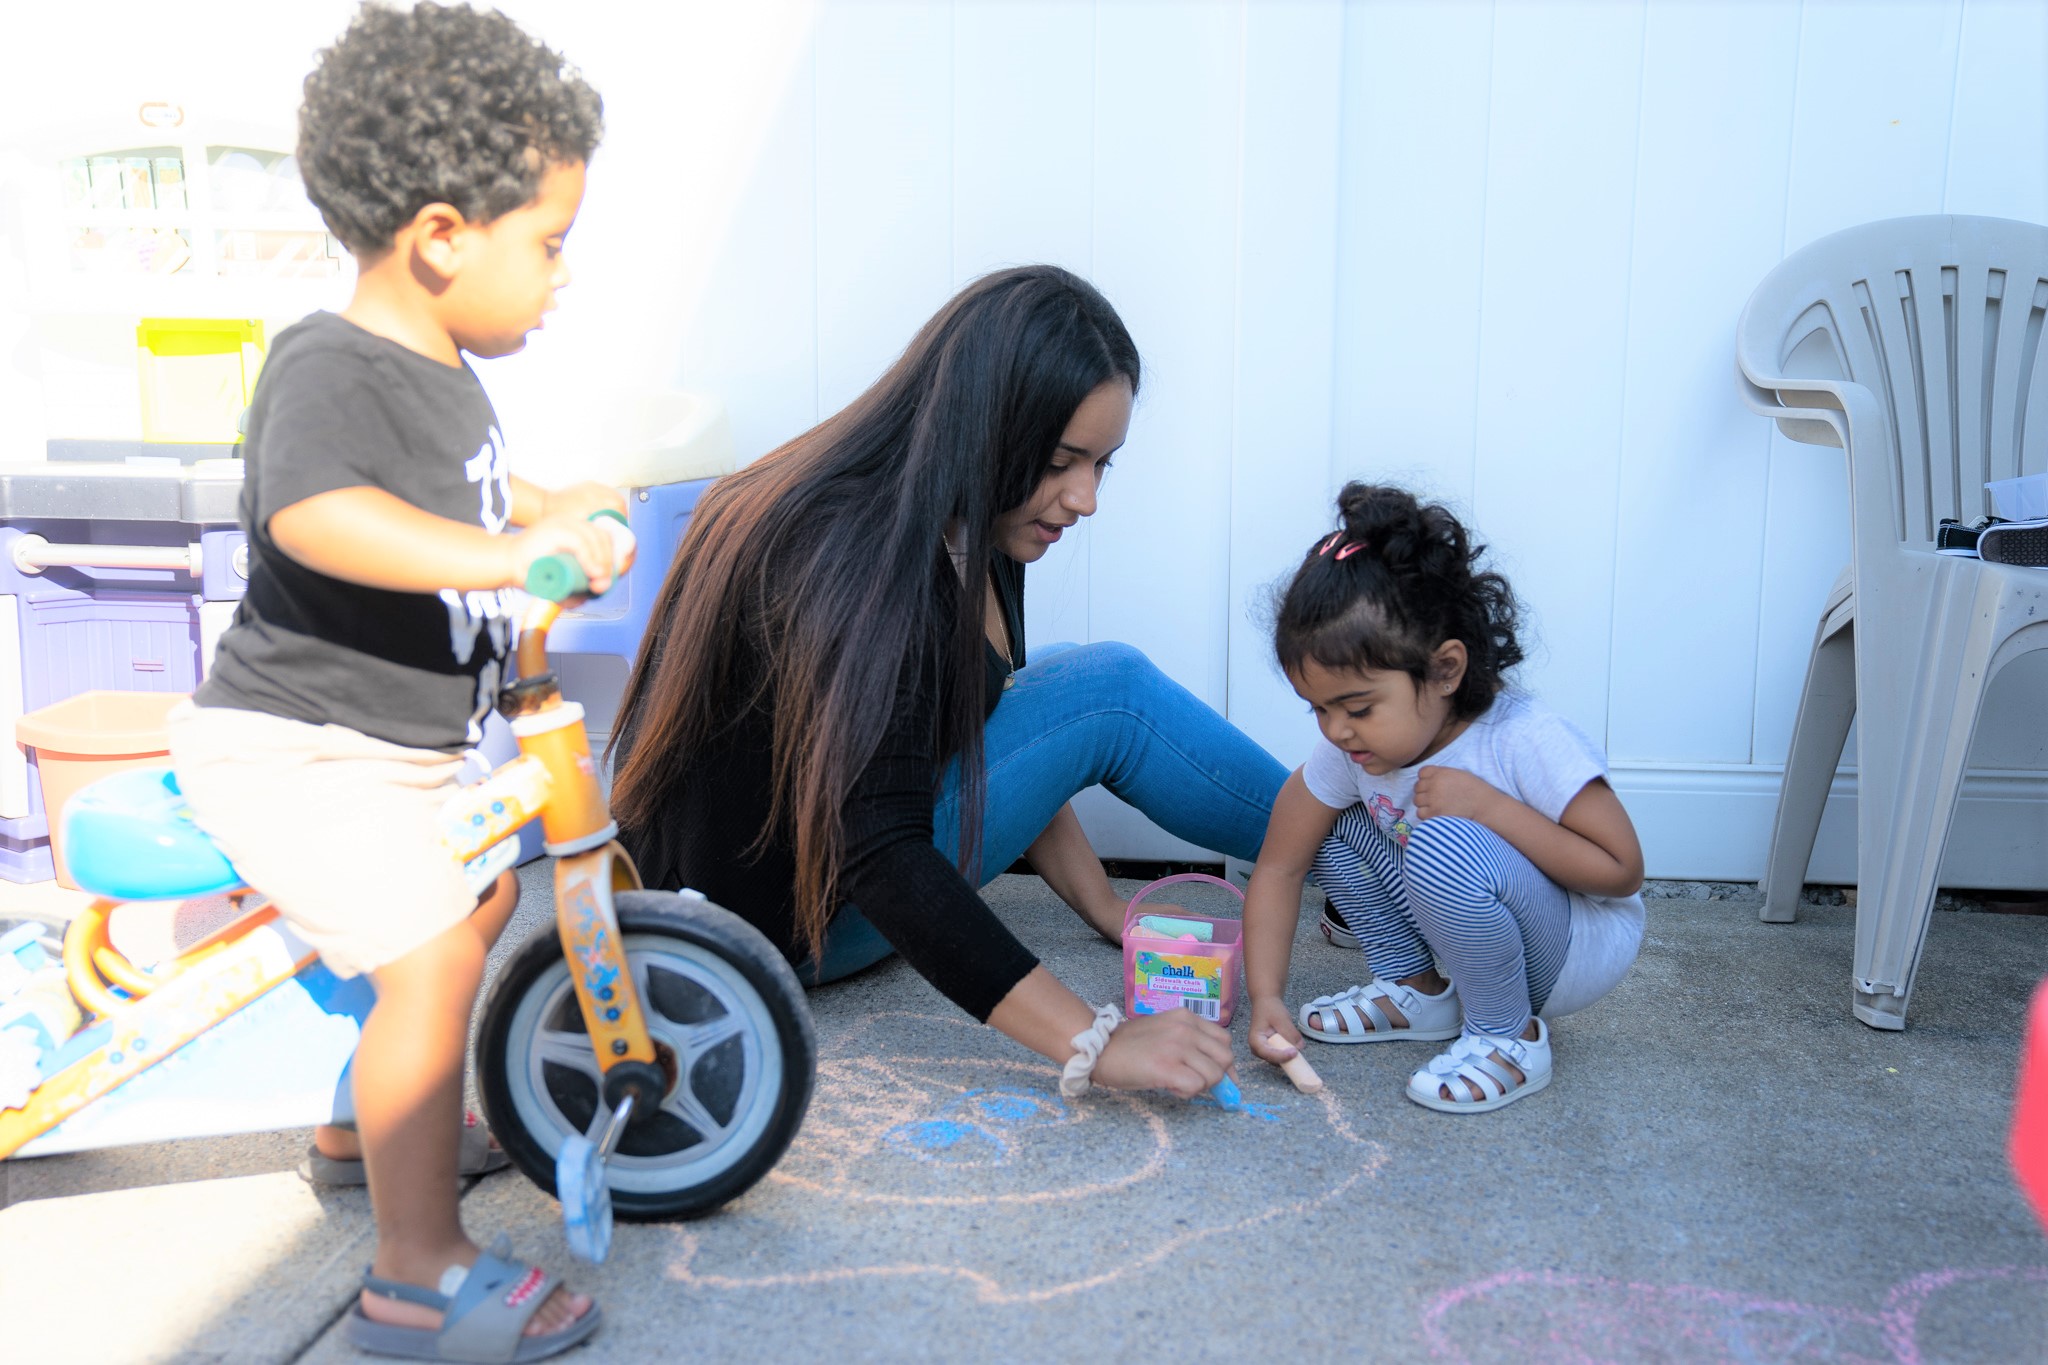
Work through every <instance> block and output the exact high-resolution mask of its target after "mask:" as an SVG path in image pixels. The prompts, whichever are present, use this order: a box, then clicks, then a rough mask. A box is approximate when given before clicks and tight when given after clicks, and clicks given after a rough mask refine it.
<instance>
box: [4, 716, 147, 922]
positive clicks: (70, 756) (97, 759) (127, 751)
mask: <svg viewBox="0 0 2048 1365" xmlns="http://www.w3.org/2000/svg"><path fill="white" fill-rule="evenodd" d="M183 700H185V694H184V693H182V692H80V693H79V694H78V695H77V696H75V697H67V698H66V699H65V700H63V701H60V702H53V703H51V704H50V705H48V706H45V707H41V708H40V709H38V710H34V711H31V712H29V713H28V714H27V715H25V716H23V717H22V718H21V719H19V720H17V721H15V722H14V737H15V738H16V739H18V740H20V741H21V742H22V743H23V744H26V745H28V746H30V747H31V748H33V749H34V750H35V751H36V771H37V773H38V774H39V775H40V777H41V779H42V786H43V809H44V810H45V811H47V812H48V813H49V817H50V856H51V859H52V860H53V861H54V862H55V863H56V865H57V881H58V883H59V884H60V885H63V886H69V887H73V888H75V887H77V885H78V883H77V882H74V881H72V880H71V874H70V872H69V871H67V870H66V869H65V866H64V843H63V834H62V822H63V815H64V804H65V803H66V802H67V801H69V800H70V799H71V796H72V794H73V793H74V792H76V791H78V790H79V789H80V788H81V787H85V786H87V785H89V784H91V783H94V782H97V781H99V780H100V779H101V778H103V777H110V776H112V775H113V774H115V773H118V772H121V771H122V770H123V769H127V768H141V767H148V766H161V765H163V764H166V763H167V762H168V761H169V759H170V753H171V747H170V742H169V740H168V739H167V738H166V735H165V728H164V722H165V720H166V719H167V718H168V717H169V716H170V714H171V708H172V707H174V706H176V705H177V704H178V703H179V702H181V701H183Z"/></svg>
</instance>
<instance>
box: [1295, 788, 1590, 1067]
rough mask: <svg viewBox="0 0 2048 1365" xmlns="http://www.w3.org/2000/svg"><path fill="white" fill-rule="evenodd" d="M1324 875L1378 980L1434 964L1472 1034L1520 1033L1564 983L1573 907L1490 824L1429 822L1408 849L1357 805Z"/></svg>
mask: <svg viewBox="0 0 2048 1365" xmlns="http://www.w3.org/2000/svg"><path fill="white" fill-rule="evenodd" d="M1313 870H1314V873H1315V879H1316V883H1317V884H1318V885H1319V886H1321V887H1322V888H1323V890H1324V891H1325V892H1326V893H1327V894H1328V895H1329V897H1330V902H1331V904H1333V905H1335V906H1336V907H1337V912H1338V913H1339V914H1340V915H1342V916H1343V917H1344V922H1345V923H1346V924H1347V925H1349V926H1350V928H1351V932H1352V933H1354V934H1356V935H1357V936H1358V942H1359V944H1360V946H1361V947H1363V948H1364V949H1365V954H1366V960H1367V961H1368V962H1370V963H1371V964H1372V970H1373V973H1374V975H1376V976H1379V977H1381V978H1383V979H1385V980H1388V981H1399V980H1401V979H1402V978H1404V977H1410V976H1414V975H1416V974H1418V973H1420V972H1424V971H1427V970H1429V968H1430V966H1431V964H1432V962H1434V963H1435V964H1437V965H1438V966H1439V967H1440V968H1441V970H1442V972H1443V974H1444V975H1445V976H1447V977H1449V978H1450V979H1451V984H1452V985H1454V986H1456V987H1457V988H1458V999H1459V1001H1460V1003H1461V1004H1463V1006H1464V1008H1465V1031H1466V1032H1468V1033H1490V1034H1494V1035H1497V1036H1502V1037H1507V1036H1512V1035H1514V1034H1518V1033H1520V1032H1521V1031H1522V1030H1523V1029H1525V1028H1527V1027H1528V1025H1529V1019H1530V1017H1531V1016H1532V1015H1534V1014H1537V1013H1539V1012H1541V1010H1542V1009H1543V1002H1544V1001H1545V1000H1546V999H1548V998H1549V995H1550V988H1551V987H1552V986H1554V985H1556V984H1557V974H1558V972H1559V971H1560V970H1561V969H1562V968H1563V966H1564V958H1565V950H1566V949H1567V948H1569V947H1570V946H1571V897H1570V895H1569V894H1568V893H1567V892H1566V891H1565V890H1564V888H1563V887H1561V886H1559V885H1558V884H1557V883H1556V882H1553V881H1551V880H1550V879H1549V878H1548V877H1546V876H1544V875H1543V874H1542V873H1541V872H1539V871H1538V870H1537V869H1536V865H1535V864H1534V863H1532V862H1530V861H1529V860H1528V859H1527V858H1525V857H1523V856H1522V855H1521V854H1520V853H1518V852H1516V851H1515V848H1514V846H1513V845H1511V844H1510V843H1508V841H1507V840H1505V839H1503V838H1501V837H1500V836H1499V835H1498V834H1495V833H1494V832H1493V831H1492V830H1490V829H1488V828H1486V826H1484V825H1481V824H1477V823H1474V822H1473V821H1471V820H1463V819H1458V818H1456V817H1452V816H1441V817H1438V818H1437V819H1434V820H1424V821H1422V822H1421V823H1420V824H1417V825H1415V826H1414V827H1413V828H1412V829H1410V830H1409V832H1408V840H1407V844H1406V846H1405V847H1404V846H1402V845H1400V844H1396V843H1395V842H1394V841H1393V840H1392V839H1391V838H1389V837H1388V836H1387V835H1386V834H1384V833H1383V832H1382V831H1381V830H1380V828H1379V826H1378V825H1376V824H1375V823H1373V818H1372V815H1371V814H1370V813H1369V812H1368V811H1367V810H1366V808H1365V807H1364V806H1362V805H1359V806H1353V807H1352V808H1351V809H1350V810H1347V811H1345V812H1344V813H1343V814H1342V815H1341V816H1339V817H1338V819H1337V827H1336V829H1335V830H1334V831H1333V832H1332V833H1331V835H1330V837H1329V839H1328V840H1326V841H1325V842H1324V844H1323V847H1322V849H1321V851H1320V852H1318V853H1317V854H1316V860H1315V863H1314V864H1313Z"/></svg>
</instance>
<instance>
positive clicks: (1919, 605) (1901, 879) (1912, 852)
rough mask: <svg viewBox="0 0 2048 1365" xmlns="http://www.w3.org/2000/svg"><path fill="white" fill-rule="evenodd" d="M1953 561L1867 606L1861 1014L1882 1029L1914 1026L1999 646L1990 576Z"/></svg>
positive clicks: (1861, 734) (1862, 697) (1860, 689)
mask: <svg viewBox="0 0 2048 1365" xmlns="http://www.w3.org/2000/svg"><path fill="white" fill-rule="evenodd" d="M1957 562H1958V563H1960V562H1961V561H1957ZM1972 567H1975V566H1974V565H1973V566H1972ZM1948 568H1949V566H1948V565H1942V566H1940V567H1938V568H1937V569H1936V570H1935V571H1934V572H1932V573H1929V574H1926V575H1925V576H1923V577H1921V578H1920V579H1919V580H1918V581H1917V582H1915V583H1913V584H1912V587H1911V588H1910V589H1908V590H1907V591H1905V592H1900V593H1899V594H1898V595H1897V596H1896V597H1895V598H1894V599H1893V602H1892V607H1893V610H1892V611H1890V612H1888V613H1887V615H1886V618H1885V619H1884V620H1883V621H1882V622H1879V621H1878V620H1876V619H1874V617H1873V615H1872V613H1870V612H1868V611H1865V612H1863V613H1862V614H1861V619H1859V620H1858V621H1857V623H1856V630H1857V633H1858V634H1859V636H1860V637H1861V648H1860V649H1859V650H1858V651H1857V653H1858V656H1859V657H1858V659H1857V668H1856V672H1857V711H1858V715H1859V717H1860V718H1861V722H1862V724H1861V728H1860V729H1859V731H1858V734H1857V817H1856V836H1857V845H1856V881H1857V903H1856V960H1855V968H1854V971H1853V973H1852V980H1851V985H1852V987H1853V990H1854V1006H1855V1011H1856V1017H1857V1018H1858V1019H1861V1020H1862V1021H1863V1022H1864V1023H1866V1024H1868V1025H1870V1026H1871V1027H1872V1028H1879V1029H1903V1028H1904V1027H1905V1026H1906V1004H1907V1000H1908V999H1909V997H1910V996H1911V993H1912V989H1913V978H1914V976H1915V974H1916V973H1917V971H1918V969H1919V964H1920V949H1921V947H1922V945H1923V944H1924V943H1925V941H1926V938H1927V925H1928V921H1929V919H1930V918H1931V917H1932V915H1933V912H1934V893H1935V887H1936V882H1937V879H1938V878H1939V876H1940V874H1941V861H1942V854H1943V852H1944V851H1945V850H1946V848H1947V845H1948V832H1949V827H1950V825H1951V823H1952V822H1953V820H1954V818H1955V809H1956V797H1957V794H1958V793H1959V791H1960V790H1961V787H1962V779H1963V765H1964V763H1965V761H1966V760H1967V759H1968V757H1969V752H1970V740H1971V737H1972V736H1973V735H1974V734H1975V731H1976V726H1977V714H1978V711H1979V710H1980V708H1981V707H1982V705H1983V701H1984V692H1985V688H1986V685H1987V682H1988V674H1989V672H1990V665H1991V662H1992V655H1993V653H1994V652H1995V650H1996V645H1995V642H1994V640H1993V638H1992V635H1991V629H1990V623H1991V618H1992V617H1993V616H1994V615H1995V609H1987V610H1980V604H1979V602H1978V600H1977V598H1978V596H1979V593H1978V592H1977V591H1976V590H1977V589H1978V588H1979V587H1981V586H1982V579H1981V577H1979V576H1978V575H1975V574H1970V573H1952V572H1948V571H1947V570H1948ZM1914 589H1917V591H1916V590H1914ZM1994 591H1995V589H1994ZM1902 599H1903V600H1902ZM1869 601H1870V596H1869V595H1866V596H1865V597H1864V602H1865V603H1868V602H1869ZM1994 602H1995V598H1994ZM1983 605H1984V606H1986V607H1990V606H1991V605H1992V604H1983Z"/></svg>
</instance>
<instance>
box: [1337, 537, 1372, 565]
mask: <svg viewBox="0 0 2048 1365" xmlns="http://www.w3.org/2000/svg"><path fill="white" fill-rule="evenodd" d="M1364 548H1365V542H1364V541H1362V540H1354V541H1352V542H1351V543H1350V544H1349V545H1346V546H1345V547H1344V548H1343V549H1341V550H1339V551H1337V562H1338V563H1340V564H1341V563H1343V562H1344V561H1345V560H1346V559H1349V558H1350V557H1351V556H1352V555H1355V554H1357V553H1358V552H1359V551H1360V550H1363V549H1364Z"/></svg>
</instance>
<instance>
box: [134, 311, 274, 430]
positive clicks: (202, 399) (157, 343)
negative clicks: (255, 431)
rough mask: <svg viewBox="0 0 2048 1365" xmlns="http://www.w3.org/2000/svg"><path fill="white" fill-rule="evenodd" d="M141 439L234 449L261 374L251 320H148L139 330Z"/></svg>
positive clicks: (257, 335)
mask: <svg viewBox="0 0 2048 1365" xmlns="http://www.w3.org/2000/svg"><path fill="white" fill-rule="evenodd" d="M135 346H136V361H137V368H138V371H139V372H140V375H141V378H142V439H143V440H144V441H158V442H174V443H182V444H197V445H232V444H234V443H235V442H237V441H240V440H241V439H242V432H241V425H242V413H243V411H244V409H246V408H247V407H248V406H249V400H250V398H252V397H253V396H254V395H255V393H256V373H257V371H259V370H261V369H262V368H263V351H264V342H263V324H262V322H261V321H259V320H257V319H254V318H144V319H142V321H141V322H140V323H138V324H137V325H136V328H135Z"/></svg>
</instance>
